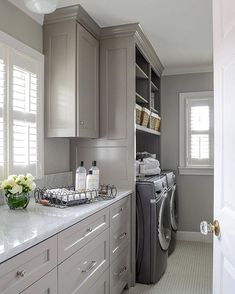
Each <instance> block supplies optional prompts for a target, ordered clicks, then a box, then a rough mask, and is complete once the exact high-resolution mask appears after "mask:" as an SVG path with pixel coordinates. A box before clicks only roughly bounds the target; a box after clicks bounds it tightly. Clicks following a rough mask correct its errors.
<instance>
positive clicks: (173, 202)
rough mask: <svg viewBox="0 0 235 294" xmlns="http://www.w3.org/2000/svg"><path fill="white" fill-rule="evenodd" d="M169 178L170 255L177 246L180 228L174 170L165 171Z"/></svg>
mask: <svg viewBox="0 0 235 294" xmlns="http://www.w3.org/2000/svg"><path fill="white" fill-rule="evenodd" d="M162 173H163V174H165V175H166V179H167V181H166V182H167V189H168V194H169V198H170V215H171V242H170V246H169V250H168V253H169V255H170V254H171V253H173V251H174V250H175V247H176V236H177V230H178V198H177V191H176V181H175V174H174V172H173V171H163V172H162Z"/></svg>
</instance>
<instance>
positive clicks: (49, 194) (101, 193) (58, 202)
mask: <svg viewBox="0 0 235 294" xmlns="http://www.w3.org/2000/svg"><path fill="white" fill-rule="evenodd" d="M116 195H117V188H116V187H115V186H113V185H101V186H100V188H99V190H82V191H76V190H75V187H74V186H68V187H53V188H51V187H50V188H36V189H35V191H34V198H35V201H36V203H39V204H42V205H46V206H53V207H58V208H66V207H71V206H75V205H81V204H89V203H93V202H95V201H100V200H110V199H114V198H115V197H116Z"/></svg>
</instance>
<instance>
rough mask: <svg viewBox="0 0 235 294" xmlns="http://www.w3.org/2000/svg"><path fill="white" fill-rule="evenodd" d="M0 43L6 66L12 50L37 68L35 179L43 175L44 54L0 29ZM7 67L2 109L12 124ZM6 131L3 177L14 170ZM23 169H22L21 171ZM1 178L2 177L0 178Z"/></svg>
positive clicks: (8, 65) (9, 63)
mask: <svg viewBox="0 0 235 294" xmlns="http://www.w3.org/2000/svg"><path fill="white" fill-rule="evenodd" d="M0 44H1V45H2V46H3V47H4V48H5V52H6V56H5V58H6V60H5V61H6V62H7V67H9V68H10V65H11V62H12V60H11V54H12V52H16V53H18V54H22V55H23V56H25V57H27V58H29V59H32V60H33V61H34V62H36V63H37V68H38V75H39V79H40V80H39V87H38V97H39V101H38V109H37V113H36V123H37V126H38V127H37V135H38V142H37V148H38V159H37V166H36V175H35V177H36V179H41V178H42V177H43V176H44V55H43V54H41V53H40V52H38V51H37V50H35V49H33V48H31V47H29V46H27V45H25V44H24V43H22V42H20V41H18V40H17V39H15V38H13V37H11V36H10V35H8V34H6V33H4V32H2V31H0ZM9 68H7V69H6V70H7V72H6V76H7V79H6V89H7V91H6V92H7V93H6V96H7V97H6V98H5V99H6V102H5V103H6V109H5V110H4V112H5V115H4V116H5V117H6V118H5V121H6V123H7V126H8V128H9V126H11V125H12V124H13V121H11V117H9V113H10V111H12V110H10V109H9V101H10V97H9V93H10V92H9V83H10V81H9ZM11 135H12V134H10V133H9V132H8V134H7V137H6V141H7V142H6V143H5V146H7V148H6V149H7V150H8V151H7V152H6V153H5V155H4V157H5V159H4V161H5V164H4V165H5V166H4V178H6V177H7V176H8V175H9V173H12V172H14V170H13V171H12V170H10V169H11V167H12V166H13V162H10V152H11V151H10V149H9V148H12V147H11V146H9V143H10V141H9V136H11ZM23 172H24V171H22V173H23ZM0 180H2V179H0Z"/></svg>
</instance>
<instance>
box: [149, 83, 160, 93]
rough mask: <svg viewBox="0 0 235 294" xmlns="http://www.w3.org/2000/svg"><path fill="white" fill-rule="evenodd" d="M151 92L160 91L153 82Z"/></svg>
mask: <svg viewBox="0 0 235 294" xmlns="http://www.w3.org/2000/svg"><path fill="white" fill-rule="evenodd" d="M151 90H152V91H159V89H158V87H157V86H156V85H155V84H154V83H153V82H151Z"/></svg>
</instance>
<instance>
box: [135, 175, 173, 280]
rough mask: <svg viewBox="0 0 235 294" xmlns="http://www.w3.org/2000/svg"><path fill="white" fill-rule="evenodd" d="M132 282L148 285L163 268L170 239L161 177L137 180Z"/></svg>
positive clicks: (168, 210) (166, 202)
mask: <svg viewBox="0 0 235 294" xmlns="http://www.w3.org/2000/svg"><path fill="white" fill-rule="evenodd" d="M136 199H137V225H136V228H137V230H136V239H137V243H136V245H137V246H136V249H137V256H136V257H137V258H136V280H137V282H138V283H143V284H152V283H156V282H158V281H159V280H160V278H161V277H162V275H163V274H164V272H165V270H166V267H167V259H168V248H169V245H170V240H171V223H170V199H169V194H168V191H167V183H166V177H165V176H155V177H151V178H148V177H146V178H142V179H139V180H138V181H137V183H136Z"/></svg>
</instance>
